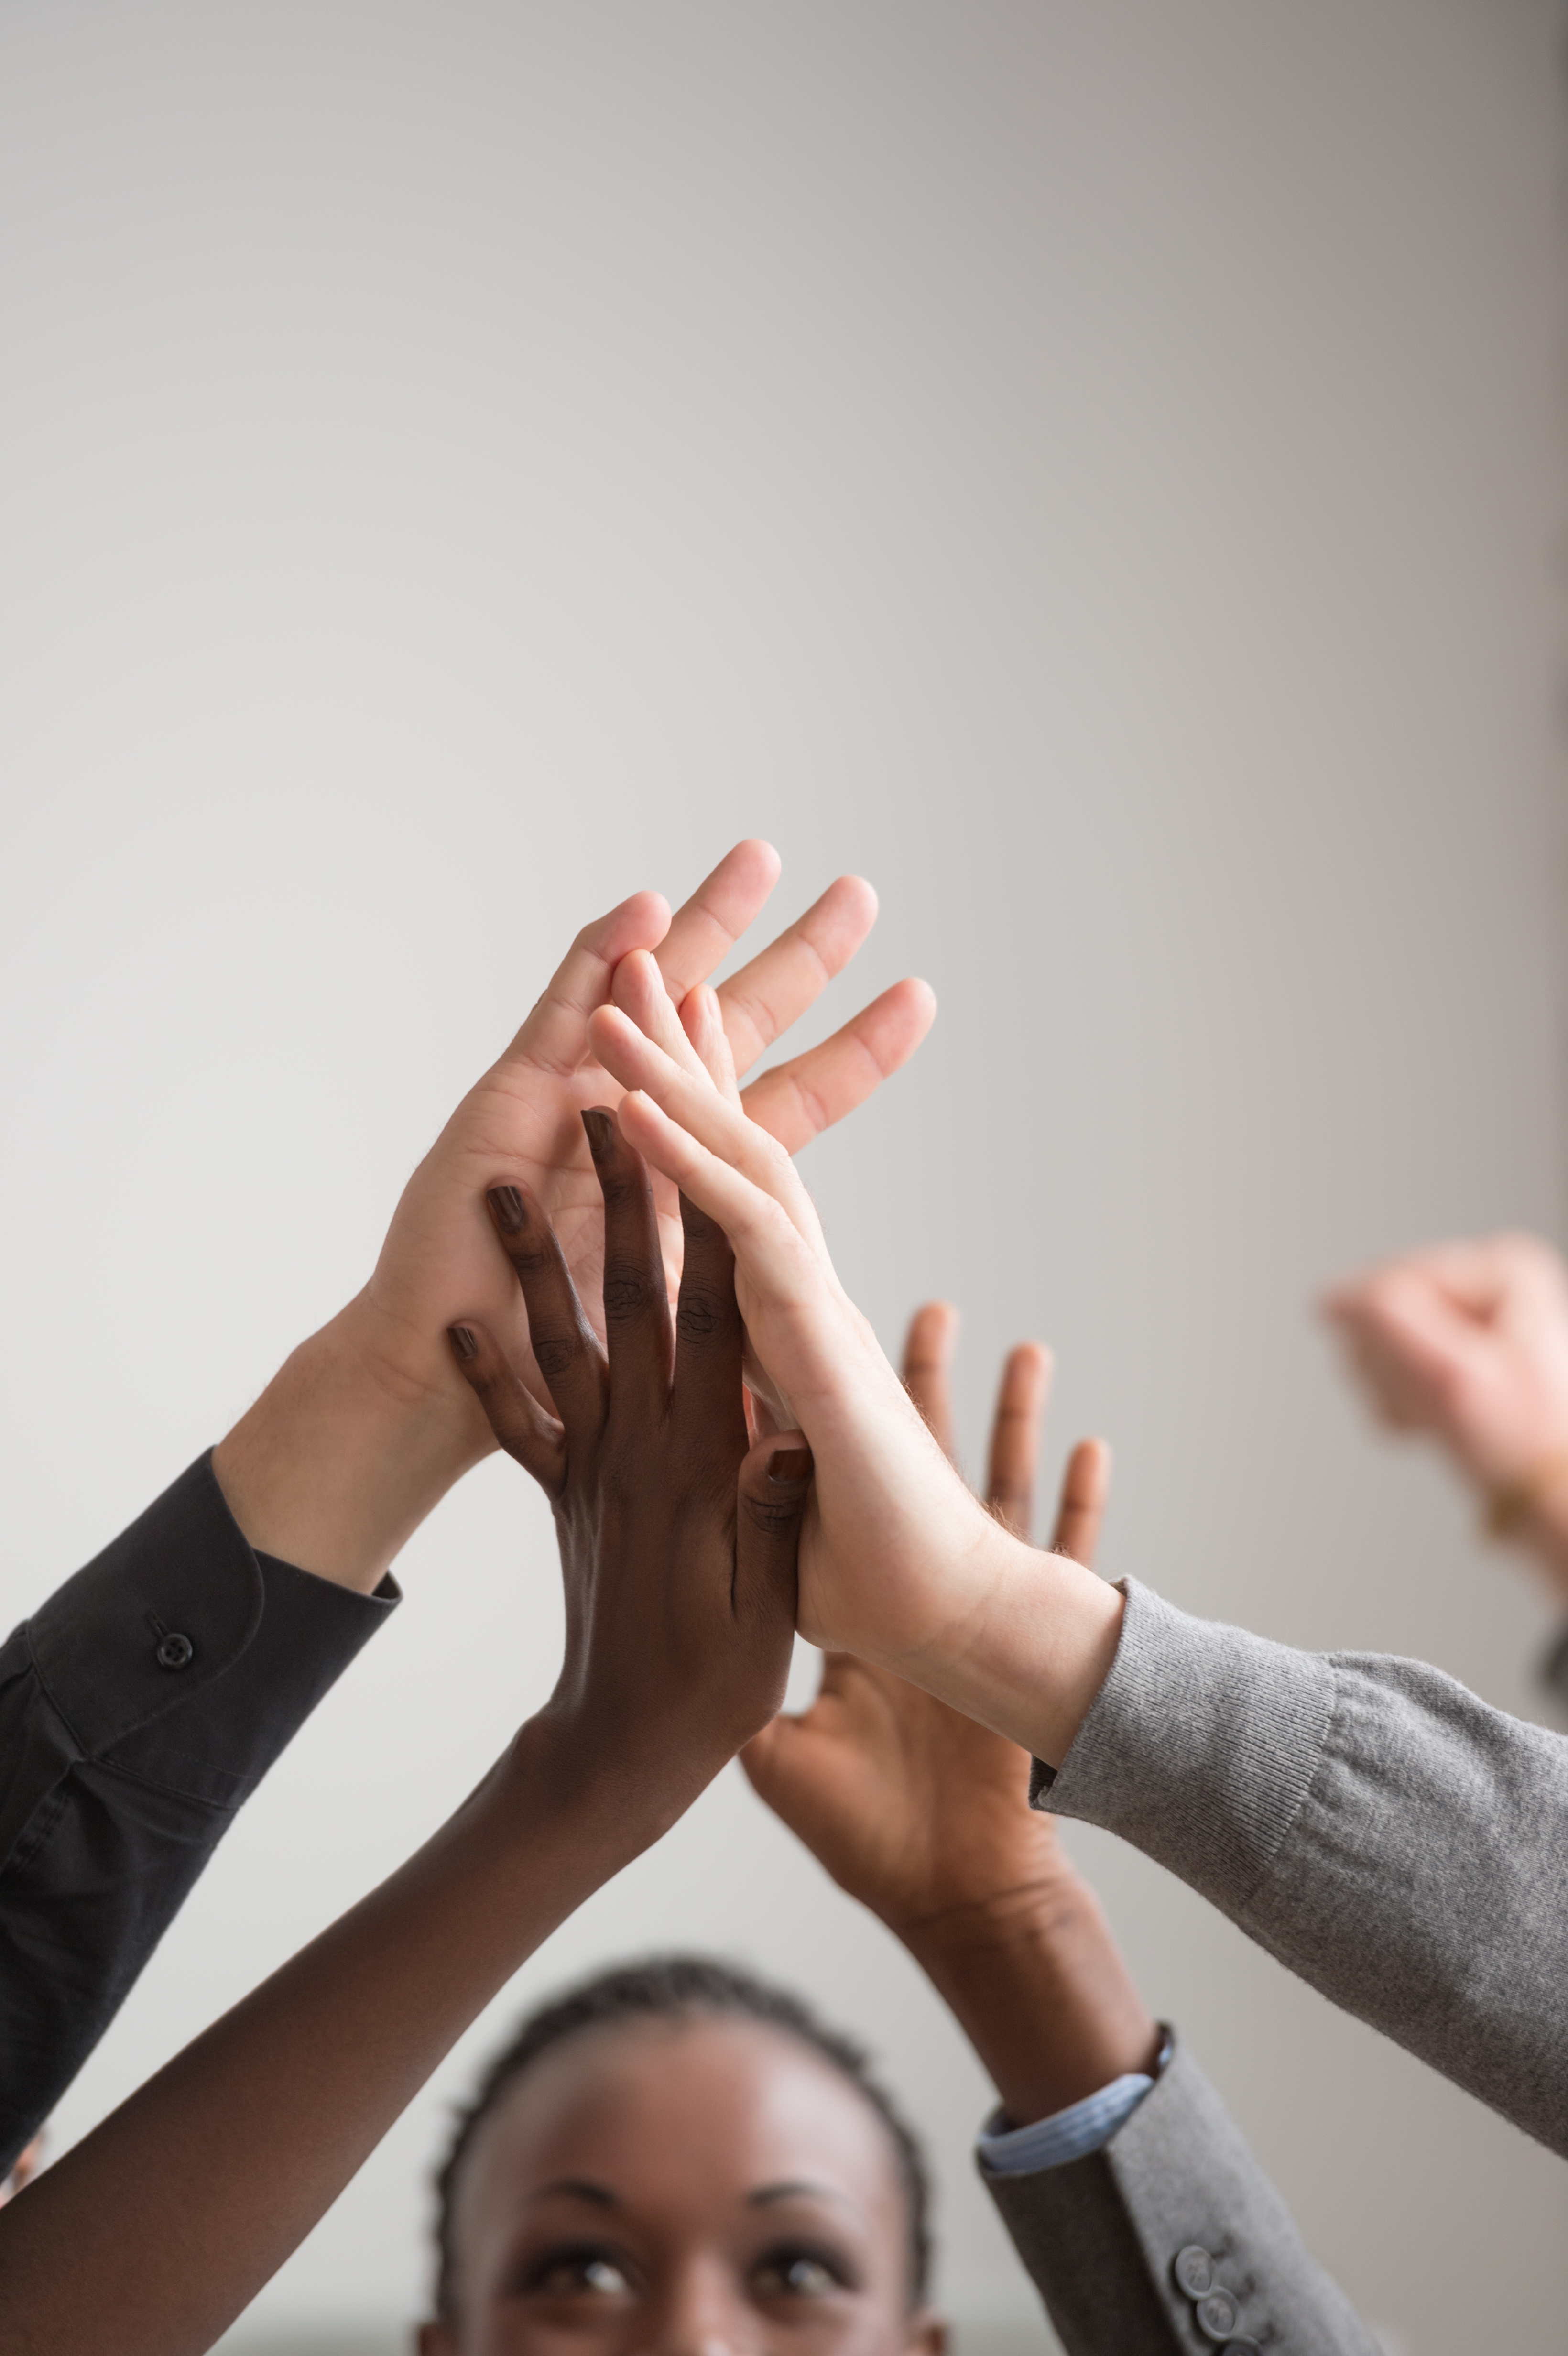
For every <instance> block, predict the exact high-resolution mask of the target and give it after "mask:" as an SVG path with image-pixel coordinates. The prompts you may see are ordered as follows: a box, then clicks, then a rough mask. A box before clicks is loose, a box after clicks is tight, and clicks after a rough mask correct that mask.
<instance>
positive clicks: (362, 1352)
mask: <svg viewBox="0 0 1568 2356" xmlns="http://www.w3.org/2000/svg"><path fill="white" fill-rule="evenodd" d="M778 872H779V861H778V856H777V853H776V852H775V851H773V850H772V849H771V847H770V846H769V845H768V844H767V843H765V842H756V841H748V842H741V843H738V844H737V845H736V846H735V848H734V850H732V851H730V852H729V853H728V854H727V856H726V857H725V858H724V859H723V860H721V861H720V864H719V865H718V867H716V868H715V869H714V871H713V873H712V874H711V875H709V877H708V878H707V880H706V881H705V882H704V883H701V884H699V887H698V889H697V891H696V892H695V893H694V894H692V896H691V898H690V899H689V900H688V901H687V902H686V904H685V905H684V906H683V907H681V908H680V909H679V910H677V913H676V915H675V916H673V917H672V916H671V915H670V911H669V906H668V903H667V901H666V900H665V899H664V898H663V897H662V896H661V894H658V893H656V892H639V893H635V894H633V896H632V897H631V898H630V899H629V900H624V901H623V902H622V903H621V904H620V905H619V906H618V907H616V908H613V909H612V910H611V911H610V913H609V914H608V916H601V917H599V918H597V919H596V920H595V921H594V922H593V923H592V924H591V925H588V926H585V927H584V929H583V930H582V931H581V933H580V934H579V935H578V937H577V939H576V940H575V941H574V942H573V944H572V947H571V950H570V951H569V953H568V955H567V957H566V958H565V960H564V961H563V963H562V964H561V966H560V969H559V970H558V971H557V972H556V974H555V975H554V977H553V978H552V980H551V981H550V982H549V986H548V987H547V989H546V990H545V991H544V994H543V996H542V997H541V998H540V1000H539V1003H538V1005H537V1006H536V1007H535V1008H534V1009H533V1012H531V1013H530V1014H529V1016H528V1020H527V1022H526V1023H524V1024H523V1026H522V1028H521V1029H520V1030H519V1031H518V1033H517V1036H516V1037H515V1038H514V1039H513V1040H512V1042H511V1044H510V1045H509V1046H508V1047H507V1049H506V1051H505V1052H504V1054H503V1055H501V1056H500V1057H499V1059H498V1060H497V1061H496V1063H495V1064H493V1065H492V1066H491V1067H490V1069H489V1070H488V1071H487V1072H486V1073H485V1074H484V1076H482V1077H481V1078H480V1079H479V1080H478V1081H477V1082H476V1084H475V1087H472V1088H471V1089H470V1090H469V1092H468V1094H467V1095H466V1096H465V1097H464V1099H463V1101H462V1103H461V1104H460V1105H459V1106H458V1108H457V1109H456V1111H455V1112H454V1113H453V1116H452V1119H450V1120H449V1121H448V1122H447V1124H446V1127H445V1128H444V1129H443V1131H442V1133H441V1135H440V1137H439V1138H438V1139H437V1140H436V1142H435V1144H434V1145H433V1146H432V1149H431V1151H430V1152H429V1153H428V1154H427V1155H426V1156H425V1159H424V1160H423V1162H421V1164H420V1166H419V1168H418V1169H417V1170H416V1171H415V1173H414V1174H413V1176H412V1177H411V1179H410V1181H409V1183H408V1185H407V1186H406V1187H405V1188H404V1190H403V1194H402V1197H401V1199H400V1202H399V1204H398V1206H397V1209H396V1211H395V1213H394V1215H393V1217H392V1223H391V1226H390V1227H389V1230H388V1234H387V1239H386V1242H385V1244H384V1245H383V1247H382V1249H381V1254H380V1257H379V1259H378V1261H377V1264H376V1269H375V1273H374V1274H373V1275H372V1277H371V1279H370V1281H369V1283H368V1285H367V1286H366V1287H365V1289H364V1290H363V1291H362V1292H361V1293H359V1294H358V1295H357V1297H356V1298H355V1299H354V1300H353V1301H350V1302H349V1303H348V1305H347V1308H346V1309H344V1310H342V1311H341V1312H339V1314H338V1315H337V1316H336V1317H335V1318H334V1319H333V1321H332V1322H331V1323H330V1324H328V1325H327V1326H325V1327H324V1328H323V1330H322V1331H321V1332H320V1333H316V1334H314V1335H313V1336H312V1337H311V1339H310V1340H309V1341H307V1342H305V1343H304V1344H302V1346H301V1347H300V1349H298V1350H297V1351H296V1352H295V1353H294V1354H293V1356H292V1357H291V1358H290V1359H289V1360H288V1362H287V1363H286V1365H284V1366H283V1368H282V1369H281V1370H280V1372H279V1373H278V1375H277V1376H275V1377H274V1379H273V1380H272V1382H271V1383H270V1384H269V1385H268V1387H267V1388H266V1390H265V1391H264V1392H263V1393H262V1395H261V1398H260V1399H258V1401H257V1402H256V1405H255V1406H254V1407H253V1408H251V1410H250V1412H249V1413H248V1414H247V1415H246V1416H244V1417H243V1418H242V1419H240V1422H239V1424H237V1425H236V1427H235V1429H234V1430H233V1431H231V1432H230V1433H229V1436H228V1438H227V1439H225V1440H223V1441H222V1442H221V1443H220V1444H219V1448H218V1451H217V1453H216V1456H215V1459H214V1463H215V1468H216V1471H217V1473H218V1477H219V1482H220V1483H221V1484H222V1487H223V1491H224V1494H225V1495H226V1497H227V1498H228V1500H229V1505H230V1507H231V1508H232V1510H233V1512H234V1515H235V1517H236V1519H237V1520H238V1521H239V1523H240V1527H241V1529H242V1530H243V1531H244V1532H245V1535H246V1537H248V1538H249V1539H250V1540H251V1544H252V1545H253V1546H256V1547H260V1548H261V1549H263V1550H264V1551H266V1552H268V1553H271V1554H275V1555H281V1556H282V1557H283V1558H284V1559H285V1560H287V1561H289V1562H293V1563H297V1564H298V1565H299V1566H300V1567H301V1568H302V1569H306V1570H312V1571H315V1572H316V1573H317V1574H318V1575H319V1576H321V1577H323V1578H326V1579H334V1580H339V1581H341V1582H342V1583H343V1584H344V1585H346V1586H351V1587H356V1588H358V1589H360V1590H362V1591H363V1592H366V1593H368V1592H369V1591H370V1590H372V1589H373V1588H374V1587H375V1586H376V1585H377V1584H378V1582H379V1580H380V1579H381V1577H382V1575H383V1573H384V1572H385V1570H386V1568H387V1566H388V1564H389V1562H390V1561H391V1560H392V1558H393V1557H394V1556H395V1555H396V1554H397V1553H398V1551H399V1549H400V1547H402V1546H403V1545H404V1544H405V1543H406V1541H407V1539H408V1538H409V1537H410V1536H411V1534H412V1532H413V1530H414V1529H415V1528H417V1526H419V1523H420V1522H421V1520H422V1519H423V1517H424V1516H425V1515H427V1514H428V1513H430V1512H431V1510H432V1507H433V1506H434V1505H436V1504H438V1503H439V1501H440V1499H441V1498H442V1497H443V1495H444V1494H445V1493H446V1491H447V1490H448V1489H449V1488H450V1487H451V1486H452V1484H453V1482H454V1481H456V1480H458V1479H459V1478H460V1477H461V1475H462V1474H463V1473H464V1472H466V1471H467V1470H468V1468H469V1466H470V1465H472V1464H474V1463H475V1462H477V1461H478V1459H479V1458H480V1457H482V1456H484V1455H486V1454H487V1453H488V1452H489V1451H490V1450H491V1448H493V1447H494V1445H495V1440H494V1438H493V1435H492V1434H491V1431H490V1430H489V1427H488V1425H487V1424H486V1423H485V1418H484V1416H483V1414H482V1413H481V1412H480V1411H479V1409H478V1408H477V1406H476V1405H475V1399H474V1398H473V1396H472V1395H471V1393H470V1392H469V1391H468V1389H467V1388H466V1387H464V1384H463V1382H462V1380H461V1379H460V1378H459V1376H458V1375H457V1373H456V1372H455V1371H454V1369H453V1365H452V1361H451V1358H450V1355H449V1354H448V1353H447V1351H446V1349H445V1347H444V1345H443V1341H442V1334H443V1329H444V1328H446V1327H447V1326H449V1325H450V1324H451V1323H453V1320H454V1319H457V1318H459V1317H462V1316H463V1315H464V1314H466V1313H473V1314H475V1315H477V1316H478V1317H480V1318H481V1320H483V1321H484V1322H485V1323H487V1325H488V1326H489V1328H490V1330H491V1331H492V1332H493V1333H494V1334H495V1335H496V1340H497V1342H498V1344H500V1345H501V1346H502V1347H504V1348H505V1349H506V1351H507V1354H508V1355H509V1357H510V1358H511V1361H512V1363H513V1364H514V1365H516V1366H517V1368H518V1370H519V1372H520V1373H521V1374H522V1375H523V1376H526V1377H528V1379H530V1380H533V1381H534V1382H535V1383H536V1385H537V1386H538V1387H540V1388H541V1390H543V1389H544V1386H543V1384H542V1381H541V1379H540V1377H539V1370H538V1368H537V1366H535V1365H533V1364H532V1362H531V1359H530V1355H529V1344H528V1321H527V1317H526V1315H525V1313H524V1312H523V1309H522V1306H521V1303H520V1302H519V1301H518V1300H517V1295H516V1291H515V1289H514V1290H508V1285H509V1279H508V1278H507V1271H506V1269H505V1266H504V1265H502V1266H501V1268H500V1269H499V1270H498V1271H497V1268H496V1261H495V1252H494V1243H493V1238H492V1237H491V1235H490V1231H489V1226H488V1223H487V1221H486V1219H485V1211H484V1204H483V1194H484V1189H485V1187H486V1186H487V1185H489V1184H492V1183H510V1184H513V1185H516V1186H519V1187H522V1188H524V1189H526V1190H527V1191H528V1194H530V1196H531V1197H532V1198H533V1199H534V1200H535V1201H536V1202H537V1203H538V1204H539V1205H540V1207H541V1208H542V1210H543V1211H544V1213H545V1215H547V1217H549V1220H550V1221H551V1222H552V1224H553V1226H554V1228H555V1231H556V1233H557V1235H558V1237H559V1238H560V1245H561V1249H562V1251H563V1253H564V1255H565V1258H566V1262H567V1266H568V1267H569V1269H571V1273H572V1277H573V1280H574V1282H575V1283H576V1286H577V1289H578V1292H579V1294H580V1295H581V1300H582V1302H583V1306H584V1310H585V1313H586V1314H587V1317H588V1319H589V1322H590V1323H591V1324H592V1325H593V1327H594V1328H595V1329H596V1330H597V1331H598V1332H599V1333H601V1334H603V1311H602V1306H601V1292H602V1280H603V1249H604V1247H603V1215H602V1212H601V1207H600V1199H599V1191H598V1187H597V1184H596V1183H595V1179H594V1173H593V1166H592V1159H591V1157H590V1155H589V1152H588V1151H587V1146H586V1143H585V1141H584V1138H583V1134H582V1129H581V1119H580V1115H581V1113H582V1111H583V1110H585V1109H586V1108H588V1107H590V1106H592V1105H608V1106H612V1107H613V1105H614V1103H615V1101H616V1099H617V1097H618V1095H619V1093H620V1091H619V1086H618V1083H617V1082H616V1081H615V1080H614V1079H613V1077H612V1076H610V1075H609V1074H608V1073H607V1072H605V1071H604V1070H603V1067H602V1066H600V1065H599V1064H598V1063H597V1061H596V1060H595V1057H594V1055H593V1053H592V1047H591V1044H590V1042H589V1038H588V1022H589V1018H590V1016H591V1014H592V1012H593V1010H594V1009H595V1007H597V1006H599V1005H601V1004H603V1002H604V1001H605V1000H606V999H607V997H608V993H609V987H610V979H611V975H612V973H613V969H614V967H615V964H616V961H617V960H618V959H619V958H622V957H624V955H625V954H626V953H627V952H628V951H629V950H632V949H638V950H641V951H642V952H644V953H645V954H647V955H649V956H650V958H652V959H653V960H654V961H655V962H656V969H657V970H658V972H659V974H660V976H661V978H662V980H663V981H664V983H665V984H666V985H667V988H668V989H669V990H670V991H671V992H672V993H673V994H674V998H675V1000H676V1001H677V1003H678V1002H682V1001H685V1000H686V999H687V998H688V996H689V994H690V993H691V991H693V990H694V989H695V988H696V987H697V986H698V985H699V983H701V982H703V981H704V980H705V979H706V977H707V976H708V975H709V973H711V972H712V970H713V969H714V968H715V966H717V965H718V964H719V962H720V959H721V958H724V957H725V956H726V955H728V953H729V951H730V950H731V948H732V947H733V946H734V944H735V942H736V941H737V940H738V939H739V938H740V937H741V934H742V933H743V932H744V931H745V930H746V928H747V926H749V925H751V924H752V922H753V920H754V919H755V917H756V916H757V915H758V914H759V912H760V911H761V909H762V907H763V903H764V902H765V901H766V899H767V896H768V894H769V893H770V892H771V891H772V889H773V883H774V882H775V880H776V879H777V875H778ZM876 908H877V902H876V894H875V893H874V892H873V891H872V890H871V888H870V886H869V884H868V883H862V882H861V881H860V879H859V877H856V876H840V877H839V879H838V880H837V883H833V884H832V885H830V886H829V888H828V890H827V892H825V893H824V894H822V896H821V898H820V899H819V900H817V901H816V903H815V904H814V905H813V906H812V907H811V908H809V909H808V910H807V911H806V913H805V916H802V917H801V918H800V919H799V920H798V922H797V923H795V924H794V925H791V926H789V927H788V928H787V929H786V930H785V931H784V933H783V934H781V935H780V937H779V938H778V939H777V940H775V941H774V942H773V943H772V945H771V946H770V947H768V948H764V949H763V951H762V952H761V954H760V955H759V956H757V957H755V958H752V961H751V962H750V964H748V965H746V966H744V967H742V968H741V971H740V972H739V973H737V974H735V975H734V976H733V977H732V978H731V980H728V981H727V982H725V983H724V985H723V987H722V989H721V990H720V991H719V992H718V993H717V1008H718V1018H719V1021H720V1023H721V1025H722V1027H723V1030H724V1033H725V1035H726V1040H727V1044H728V1048H729V1052H730V1054H731V1058H732V1062H733V1065H734V1067H735V1068H736V1069H737V1070H738V1071H740V1072H741V1073H742V1074H743V1073H745V1072H746V1071H748V1070H749V1069H751V1068H752V1066H753V1065H755V1063H756V1062H757V1061H758V1059H759V1058H760V1057H761V1056H762V1055H763V1054H764V1053H765V1051H766V1050H767V1048H768V1047H770V1046H771V1045H772V1044H773V1041H774V1040H775V1039H777V1038H778V1037H779V1036H781V1035H782V1033H784V1031H786V1030H787V1029H788V1028H789V1026H790V1024H791V1023H794V1022H795V1020H796V1019H797V1018H798V1017H799V1016H800V1015H801V1014H802V1013H804V1012H805V1010H806V1008H807V1007H809V1006H810V1005H811V1004H812V1003H813V1002H814V1001H815V1000H816V997H817V996H818V994H819V993H820V991H822V990H823V989H824V987H825V986H826V985H827V982H828V981H829V980H832V978H833V977H834V976H835V975H836V974H837V973H838V972H840V971H841V970H842V969H843V968H844V966H846V965H847V964H848V961H849V959H850V958H852V957H853V956H854V954H855V952H856V950H857V949H858V948H859V946H860V944H861V942H862V941H863V940H864V939H865V937H866V936H867V934H868V933H869V930H870V928H871V926H872V924H873V923H874V921H875V918H876ZM712 995H713V993H709V996H710V997H711V996H712ZM933 1012H934V1001H933V999H932V995H931V992H930V991H929V990H927V989H926V987H925V985H924V984H923V983H922V982H916V981H901V982H898V983H896V984H895V985H894V986H893V988H892V989H891V990H888V991H883V992H882V994H881V995H880V997H879V998H877V999H876V1000H875V1001H873V1002H872V1003H871V1004H870V1005H869V1006H867V1007H864V1008H862V1009H861V1011H860V1012H859V1013H858V1014H856V1015H855V1016H853V1017H852V1019H851V1020H850V1021H849V1022H848V1023H847V1024H846V1025H845V1026H844V1028H843V1029H842V1030H840V1031H837V1032H836V1033H834V1035H833V1036H832V1037H831V1038H829V1039H827V1041H825V1042H824V1043H823V1044H821V1045H820V1046H817V1047H814V1048H811V1049H809V1050H807V1051H806V1053H805V1054H804V1055H799V1056H796V1057H795V1058H794V1059H793V1060H791V1061H788V1062H785V1063H784V1064H781V1065H777V1066H774V1067H773V1068H772V1069H771V1070H769V1071H767V1072H765V1073H763V1076H762V1077H761V1078H760V1079H758V1080H756V1081H754V1082H753V1083H752V1086H751V1087H749V1088H748V1089H747V1091H746V1096H745V1108H746V1112H747V1115H748V1117H749V1118H750V1119H752V1120H753V1121H754V1122H756V1123H757V1124H759V1126H760V1127H761V1128H762V1129H763V1130H766V1131H767V1133H768V1134H769V1135H770V1136H772V1137H773V1138H774V1139H775V1140H777V1141H779V1143H780V1144H781V1145H782V1147H783V1148H784V1151H787V1152H791V1153H795V1152H798V1151H800V1149H801V1147H802V1146H804V1145H805V1144H807V1143H809V1141H810V1140H811V1139H812V1138H813V1137H815V1136H816V1134H817V1133H818V1131H819V1130H823V1129H826V1128H827V1127H828V1126H829V1125H830V1124H831V1123H832V1122H834V1121H837V1120H840V1119H843V1117H844V1115H845V1114H846V1113H847V1112H849V1111H850V1110H852V1109H853V1108H854V1107H855V1106H856V1105H857V1104H859V1103H860V1102H861V1101H862V1100H863V1099H864V1098H866V1097H867V1096H869V1094H870V1093H871V1092H872V1090H873V1089H874V1088H875V1087H877V1086H878V1085H879V1083H880V1081H881V1080H883V1079H884V1078H886V1077H887V1076H888V1075H889V1074H890V1073H891V1072H893V1071H896V1070H897V1068H898V1067H899V1066H900V1065H901V1063H903V1062H904V1061H905V1060H906V1058H907V1057H908V1056H909V1055H912V1053H913V1051H914V1049H915V1047H916V1046H918V1044H920V1041H921V1039H922V1038H923V1036H924V1034H925V1032H926V1030H927V1029H928V1028H929V1026H930V1023H931V1020H932V1016H933ZM654 1189H655V1202H656V1210H657V1214H658V1221H659V1232H660V1237H661V1239H662V1243H663V1248H664V1257H665V1266H666V1277H667V1283H668V1285H669V1287H670V1290H671V1293H672V1296H673V1291H674V1288H675V1286H676V1285H677V1282H678V1280H679V1274H680V1265H681V1248H682V1239H681V1225H680V1216H679V1211H678V1207H677V1200H676V1194H675V1189H674V1188H673V1187H672V1186H670V1185H669V1184H668V1183H667V1182H666V1181H665V1180H664V1179H663V1178H662V1177H658V1176H656V1178H655V1181H654ZM547 1395H548V1394H547Z"/></svg>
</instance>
